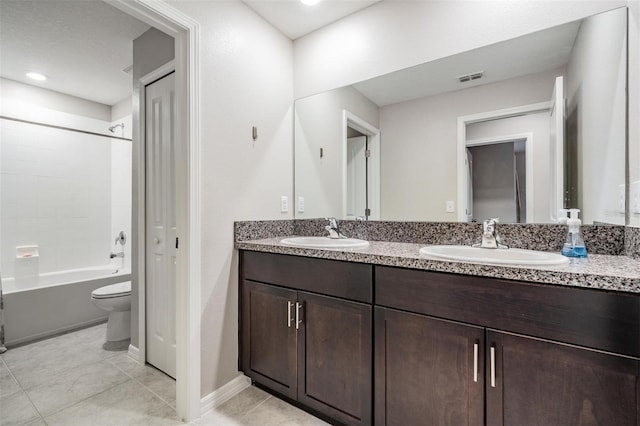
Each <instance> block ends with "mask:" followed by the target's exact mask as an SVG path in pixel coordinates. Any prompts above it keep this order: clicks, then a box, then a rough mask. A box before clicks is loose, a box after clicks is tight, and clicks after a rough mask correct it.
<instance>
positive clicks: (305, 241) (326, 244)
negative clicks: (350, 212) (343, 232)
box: [280, 237, 369, 249]
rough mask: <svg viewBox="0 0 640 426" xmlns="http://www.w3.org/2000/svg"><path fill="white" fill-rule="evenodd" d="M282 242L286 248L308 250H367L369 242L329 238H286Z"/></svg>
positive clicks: (355, 239)
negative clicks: (304, 248) (303, 248)
mask: <svg viewBox="0 0 640 426" xmlns="http://www.w3.org/2000/svg"><path fill="white" fill-rule="evenodd" d="M280 242H281V243H282V244H284V245H286V246H292V247H306V248H333V249H337V248H365V247H369V242H368V241H365V240H359V239H357V238H339V239H334V238H329V237H292V238H284V239H282V240H280Z"/></svg>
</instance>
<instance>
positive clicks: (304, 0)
mask: <svg viewBox="0 0 640 426" xmlns="http://www.w3.org/2000/svg"><path fill="white" fill-rule="evenodd" d="M300 2H301V3H302V4H306V5H307V6H313V5H314V4H318V3H320V0H300Z"/></svg>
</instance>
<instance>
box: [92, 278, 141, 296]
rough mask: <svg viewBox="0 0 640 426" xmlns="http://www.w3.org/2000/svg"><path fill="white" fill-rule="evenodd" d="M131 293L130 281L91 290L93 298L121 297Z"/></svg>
mask: <svg viewBox="0 0 640 426" xmlns="http://www.w3.org/2000/svg"><path fill="white" fill-rule="evenodd" d="M130 295H131V281H125V282H122V283H117V284H111V285H106V286H104V287H100V288H97V289H95V290H93V291H92V292H91V297H92V298H94V299H112V298H114V297H123V296H130Z"/></svg>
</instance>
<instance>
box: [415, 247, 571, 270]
mask: <svg viewBox="0 0 640 426" xmlns="http://www.w3.org/2000/svg"><path fill="white" fill-rule="evenodd" d="M420 254H423V255H426V256H432V257H437V258H440V259H447V260H460V261H464V262H474V263H489V264H492V265H515V264H517V265H539V266H545V265H546V266H551V265H564V264H566V263H569V259H568V258H567V257H565V256H562V255H560V254H556V253H547V252H544V251H535V250H523V249H515V248H510V249H486V248H480V247H471V246H426V247H422V248H421V249H420Z"/></svg>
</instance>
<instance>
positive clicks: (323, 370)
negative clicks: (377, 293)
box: [240, 252, 372, 425]
mask: <svg viewBox="0 0 640 426" xmlns="http://www.w3.org/2000/svg"><path fill="white" fill-rule="evenodd" d="M241 259H242V260H241V265H242V266H241V276H242V280H241V287H242V296H241V306H240V309H241V312H242V315H241V322H242V323H241V337H240V338H241V361H240V362H241V369H242V371H243V372H244V373H245V374H246V375H247V376H249V377H251V378H252V379H253V380H255V381H256V382H257V383H259V384H261V385H263V386H266V387H268V388H270V389H272V390H274V391H276V392H278V393H280V394H282V395H285V396H287V397H289V398H291V399H293V400H297V401H298V402H300V403H302V404H304V405H306V406H307V407H309V408H311V409H313V410H316V411H318V412H320V413H323V414H325V415H327V416H329V417H331V418H333V419H336V420H337V421H339V422H341V423H345V424H362V425H367V424H371V422H372V418H371V416H372V408H371V394H372V376H371V372H372V365H371V359H372V347H371V345H372V306H371V298H372V267H371V266H370V265H362V264H354V263H346V262H336V261H328V260H319V259H309V258H303V257H295V256H283V255H273V254H268V253H255V252H242V255H241Z"/></svg>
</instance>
